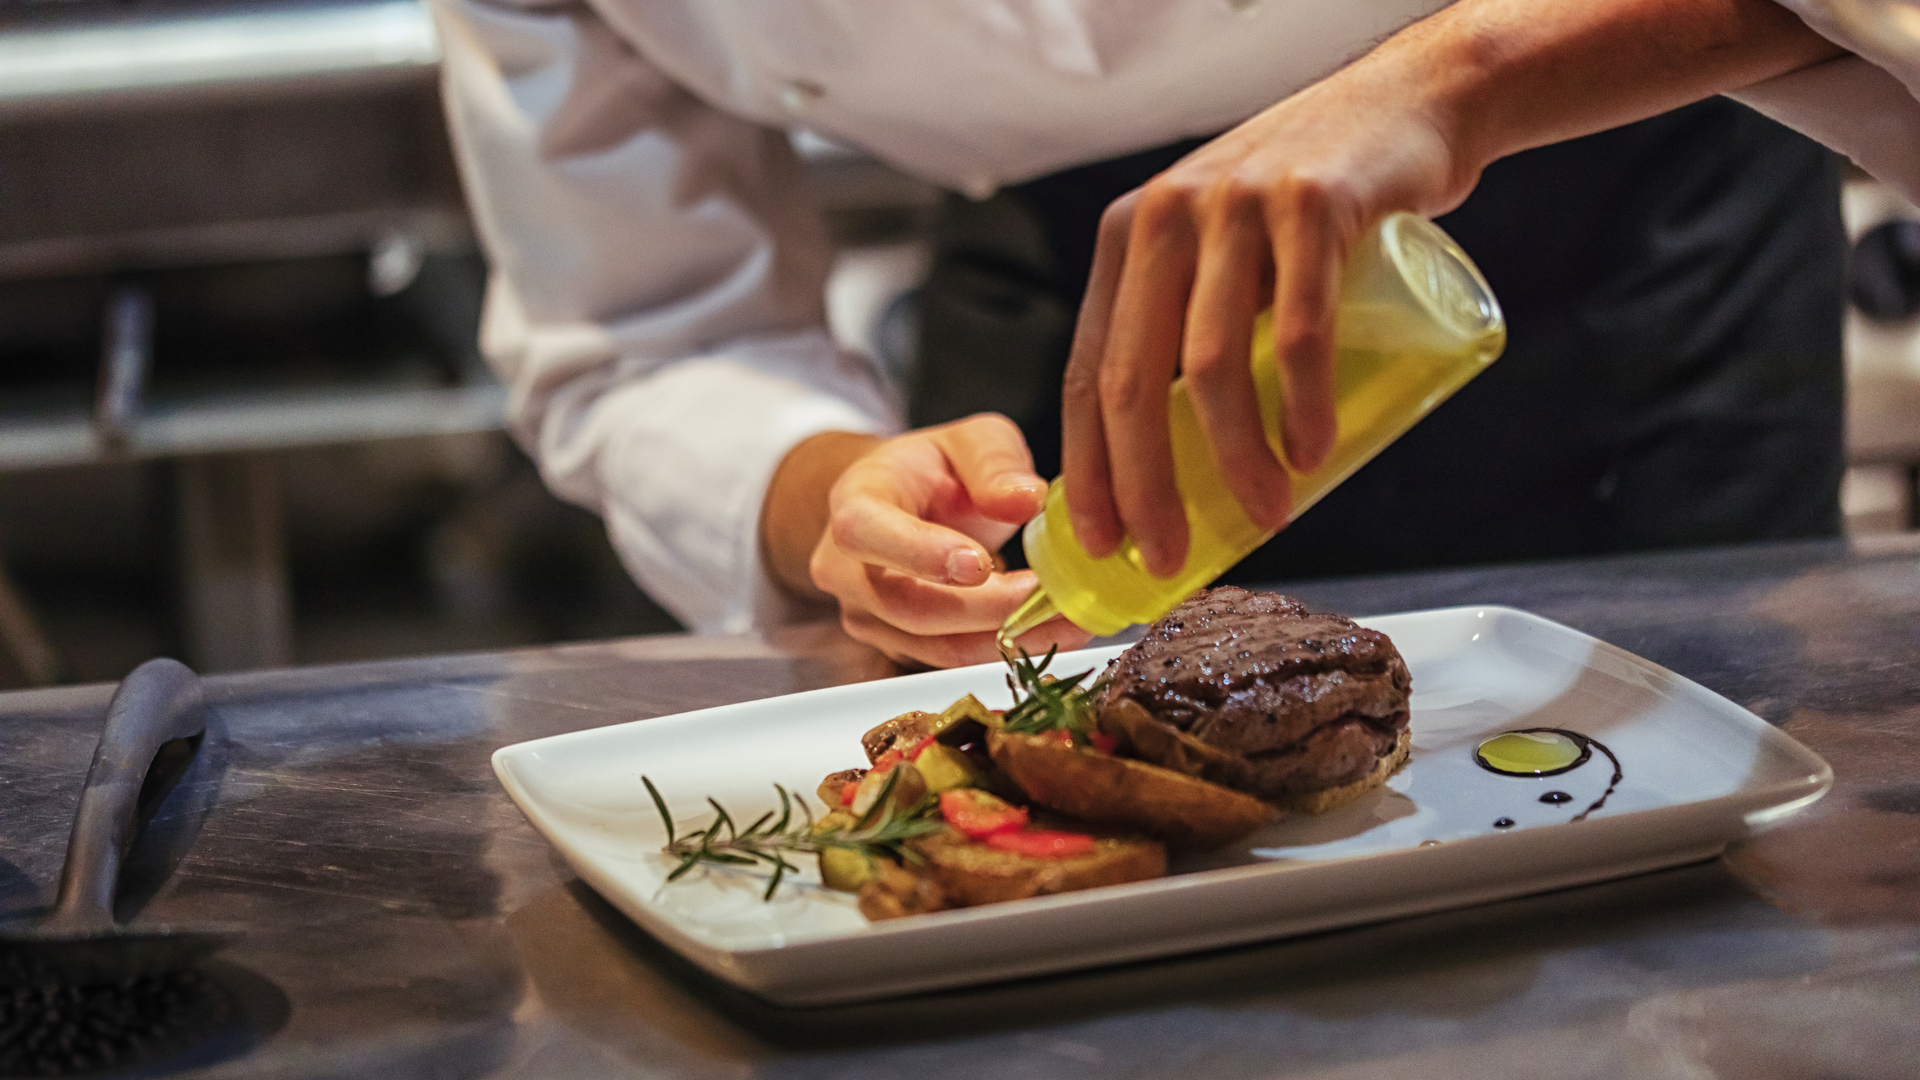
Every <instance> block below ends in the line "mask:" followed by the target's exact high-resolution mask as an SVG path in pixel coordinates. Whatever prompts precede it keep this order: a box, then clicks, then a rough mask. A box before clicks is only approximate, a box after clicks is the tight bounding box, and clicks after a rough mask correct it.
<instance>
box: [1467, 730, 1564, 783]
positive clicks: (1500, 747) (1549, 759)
mask: <svg viewBox="0 0 1920 1080" xmlns="http://www.w3.org/2000/svg"><path fill="white" fill-rule="evenodd" d="M1590 753H1591V751H1590V750H1588V749H1587V747H1586V746H1585V745H1584V744H1583V743H1582V742H1581V741H1580V740H1578V739H1574V738H1572V737H1571V736H1568V735H1563V734H1561V733H1560V732H1558V731H1508V732H1504V733H1502V734H1499V735H1495V736H1494V737H1493V738H1491V739H1487V740H1486V741H1484V742H1482V743H1481V744H1480V745H1479V746H1478V747H1475V748H1474V751H1473V756H1474V758H1475V759H1476V760H1477V761H1479V763H1480V764H1481V765H1483V766H1485V767H1486V768H1489V769H1492V770H1493V771H1494V772H1497V773H1505V774H1507V775H1508V776H1547V775H1550V774H1552V773H1557V772H1565V771H1566V770H1568V769H1571V768H1573V767H1574V766H1575V765H1578V764H1580V763H1581V762H1582V761H1584V760H1586V758H1587V756H1588V754H1590Z"/></svg>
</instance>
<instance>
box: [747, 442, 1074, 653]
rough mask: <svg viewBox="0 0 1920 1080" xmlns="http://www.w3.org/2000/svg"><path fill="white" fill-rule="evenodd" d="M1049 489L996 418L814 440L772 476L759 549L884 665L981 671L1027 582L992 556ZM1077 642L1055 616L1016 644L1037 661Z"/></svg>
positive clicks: (785, 580)
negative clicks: (881, 656) (826, 602)
mask: <svg viewBox="0 0 1920 1080" xmlns="http://www.w3.org/2000/svg"><path fill="white" fill-rule="evenodd" d="M1046 490H1047V489H1046V484H1045V482H1044V481H1042V480H1041V479H1040V477H1039V476H1038V475H1036V474H1035V473H1034V471H1033V457H1032V455H1031V454H1029V453H1028V451H1027V444H1026V441H1025V440H1024V439H1023V438H1021V435H1020V429H1019V428H1017V427H1015V426H1014V424H1013V422H1012V421H1010V420H1008V419H1007V418H1006V417H1004V416H998V415H993V414H981V415H979V416H972V417H968V418H967V419H964V420H956V421H954V422H953V423H950V424H942V425H940V426H938V427H931V428H924V429H920V430H917V431H910V432H908V433H906V434H904V435H900V436H897V437H895V438H892V439H886V440H884V441H883V440H878V439H875V438H873V437H871V436H863V435H852V434H845V433H829V434H826V435H818V436H815V437H814V438H812V439H809V440H807V441H805V442H803V443H801V444H800V445H799V446H797V447H795V448H794V450H793V451H791V452H790V453H789V454H788V455H787V458H786V459H785V460H784V461H782V463H781V465H780V468H779V470H778V471H777V472H776V473H775V476H774V480H773V484H772V485H771V486H770V488H769V491H768V495H767V502H766V505H765V508H764V509H763V511H762V515H761V538H762V549H763V552H764V553H765V556H766V559H767V564H768V567H769V569H770V570H771V571H772V573H773V575H774V577H775V578H776V580H779V581H780V582H781V583H782V584H783V585H785V586H786V587H787V588H788V589H789V590H790V591H793V592H795V593H796V594H800V595H811V596H814V597H824V598H831V599H832V600H834V601H836V602H837V603H838V604H839V607H840V622H841V625H842V626H844V627H845V628H846V631H847V633H848V634H850V635H852V636H853V637H854V638H856V639H858V640H860V641H863V642H866V643H867V644H870V645H873V646H875V647H876V648H878V649H880V650H881V651H882V652H884V653H886V654H887V655H888V656H891V657H893V658H894V659H895V660H904V661H910V662H914V663H920V664H927V665H931V666H934V667H954V666H958V665H961V664H977V663H984V662H987V661H992V660H997V659H999V655H1000V654H999V651H998V649H996V648H995V646H994V635H995V633H997V632H998V631H999V629H1000V625H1001V623H1003V622H1004V621H1005V620H1006V617H1007V616H1008V615H1009V614H1011V613H1012V611H1013V609H1014V608H1015V607H1018V606H1019V604H1020V601H1022V600H1024V599H1026V596H1027V594H1028V593H1029V592H1031V591H1032V590H1033V587H1034V585H1035V583H1036V582H1035V579H1034V576H1033V574H1032V573H1031V572H1030V571H1024V570H1023V571H1020V572H1017V573H1007V572H1004V571H999V570H996V569H994V561H993V552H994V551H995V550H996V549H998V548H999V547H1000V545H1001V544H1003V543H1005V542H1006V541H1007V539H1008V538H1009V537H1011V536H1012V535H1013V534H1014V531H1015V530H1016V529H1018V528H1019V527H1020V526H1021V525H1022V524H1024V523H1025V522H1026V521H1027V519H1028V518H1031V517H1033V515H1035V514H1037V513H1039V512H1040V507H1041V504H1042V502H1043V501H1044V500H1045V498H1046ZM1086 640H1087V635H1086V634H1085V633H1084V632H1082V631H1080V630H1079V629H1077V628H1076V627H1074V626H1073V625H1072V624H1071V623H1068V622H1066V621H1065V620H1061V619H1056V620H1054V621H1053V622H1050V623H1048V624H1047V625H1045V626H1042V627H1040V628H1039V629H1037V630H1035V631H1033V632H1032V633H1030V634H1028V635H1026V636H1025V637H1022V638H1021V639H1020V644H1021V645H1022V646H1023V647H1025V648H1026V649H1027V650H1028V651H1030V652H1032V653H1035V654H1036V655H1037V654H1039V653H1043V652H1045V651H1046V650H1047V648H1048V647H1050V646H1052V645H1055V644H1058V645H1060V646H1061V647H1062V648H1077V647H1079V646H1080V645H1082V644H1084V643H1085V642H1086Z"/></svg>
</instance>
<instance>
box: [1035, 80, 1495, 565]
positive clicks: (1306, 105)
mask: <svg viewBox="0 0 1920 1080" xmlns="http://www.w3.org/2000/svg"><path fill="white" fill-rule="evenodd" d="M1377 55H1378V54H1377V53H1376V54H1375V56H1377ZM1375 56H1370V57H1367V58H1365V59H1363V60H1361V61H1359V62H1357V63H1356V64H1354V65H1353V66H1351V67H1349V68H1347V69H1345V70H1343V71H1341V72H1340V73H1338V74H1336V75H1334V76H1332V77H1331V78H1329V79H1328V80H1326V81H1325V82H1322V83H1319V84H1317V85H1315V86H1313V87H1310V88H1308V89H1307V90H1304V91H1302V92H1300V93H1299V94H1296V95H1294V96H1293V97H1291V98H1288V99H1287V100H1285V101H1283V102H1281V103H1280V104H1278V105H1275V106H1273V107H1272V108H1270V109H1267V110H1266V111H1265V112H1262V113H1260V114H1259V115H1258V116H1255V117H1254V118H1253V119H1251V120H1248V121H1247V122H1246V123H1244V124H1241V125H1240V126H1239V127H1237V128H1234V129H1233V130H1231V131H1229V132H1227V133H1226V134H1224V135H1221V136H1220V137H1219V138H1216V139H1214V140H1213V141H1211V142H1209V143H1207V144H1206V145H1204V146H1202V147H1200V148H1199V149H1198V150H1195V151H1194V152H1193V153H1191V154H1189V155H1188V156H1187V157H1185V158H1183V159H1181V160H1180V161H1179V162H1178V163H1176V164H1175V165H1173V166H1172V167H1171V168H1169V169H1167V170H1166V171H1165V172H1163V173H1161V174H1160V175H1158V176H1156V177H1154V178H1153V179H1152V180H1150V181H1148V182H1147V183H1146V184H1144V185H1142V186H1141V187H1139V188H1137V189H1135V190H1134V191H1132V192H1130V193H1129V194H1127V195H1125V196H1123V197H1121V198H1120V199H1118V200H1116V201H1115V202H1114V203H1113V204H1112V205H1111V206H1110V207H1108V208H1107V211H1106V213H1105V215H1104V216H1103V217H1102V219H1101V222H1100V232H1099V240H1098V244H1097V246H1096V249H1095V254H1094V261H1093V268H1092V273H1091V276H1090V278H1089V281H1088V285H1087V295H1086V299H1085V303H1084V304H1083V305H1082V308H1081V312H1080V321H1079V325H1078V326H1077V328H1076V330H1075V334H1074V342H1073V351H1072V358H1071V360H1070V362H1069V364H1068V367H1067V376H1066V383H1067V385H1066V392H1065V402H1066V404H1065V409H1064V414H1063V418H1064V424H1065V438H1064V443H1063V446H1062V458H1063V465H1064V470H1063V472H1064V475H1065V477H1066V485H1067V490H1066V494H1067V507H1068V509H1069V511H1070V512H1071V514H1072V518H1073V527H1074V532H1075V534H1076V535H1077V536H1078V537H1079V539H1080V541H1081V543H1082V544H1084V545H1085V546H1086V548H1087V550H1088V551H1089V552H1091V553H1093V554H1095V555H1106V554H1110V553H1111V552H1112V551H1114V550H1115V549H1116V548H1117V547H1118V546H1119V544H1120V541H1121V539H1122V538H1123V536H1126V535H1129V534H1130V535H1131V536H1132V537H1133V538H1134V540H1135V542H1136V543H1137V544H1138V545H1139V548H1140V551H1141V554H1142V555H1143V556H1145V558H1146V563H1147V567H1148V568H1149V569H1150V570H1152V571H1153V572H1154V573H1155V574H1158V575H1160V576H1163V577H1165V576H1170V575H1172V574H1173V573H1175V572H1176V571H1178V570H1179V568H1180V567H1181V565H1182V564H1183V563H1184V561H1185V559H1186V551H1187V526H1186V518H1185V515H1184V514H1183V513H1182V511H1181V506H1180V498H1179V493H1178V491H1177V489H1176V488H1175V485H1174V472H1173V457H1172V450H1171V446H1170V443H1169V440H1168V434H1167V386H1168V384H1169V383H1170V382H1171V381H1172V380H1173V378H1174V377H1175V375H1176V374H1179V375H1182V376H1184V377H1185V379H1186V383H1187V387H1188V392H1189V393H1190V394H1191V396H1192V400H1193V405H1194V410H1195V412H1196V414H1197V415H1198V418H1199V421H1200V426H1201V429H1202V430H1203V432H1204V433H1205V436H1206V439H1207V442H1208V444H1209V445H1210V446H1211V448H1212V451H1213V456H1214V461H1215V463H1216V464H1217V465H1218V466H1219V468H1220V471H1221V473H1222V474H1223V475H1224V476H1225V478H1226V481H1227V484H1228V487H1229V488H1230V489H1231V490H1232V492H1233V494H1234V497H1235V498H1237V499H1238V500H1239V501H1240V505H1241V506H1242V507H1243V508H1245V510H1246V512H1247V515H1248V517H1250V518H1251V519H1252V520H1253V521H1254V522H1255V523H1256V524H1259V525H1260V526H1262V527H1263V528H1269V529H1278V528H1279V527H1280V526H1282V525H1284V524H1285V523H1286V520H1287V511H1288V506H1289V499H1290V492H1289V482H1288V476H1287V473H1286V471H1285V470H1284V469H1283V468H1282V466H1281V463H1280V461H1279V460H1278V459H1277V458H1276V457H1275V456H1274V454H1273V452H1272V451H1271V450H1270V449H1269V447H1268V445H1267V442H1266V438H1265V436H1264V434H1263V433H1262V429H1261V425H1260V416H1259V411H1258V407H1257V404H1256V401H1255V398H1254V389H1253V378H1252V375H1251V374H1250V372H1249V367H1248V362H1247V358H1248V355H1249V353H1248V350H1249V348H1250V347H1251V344H1252V336H1253V325H1254V319H1255V317H1256V316H1257V315H1258V314H1259V313H1260V311H1261V310H1262V309H1263V308H1265V307H1267V306H1268V305H1269V304H1270V305H1272V307H1273V310H1274V316H1275V317H1274V322H1273V327H1274V338H1275V340H1274V346H1275V354H1276V355H1277V356H1278V357H1279V363H1280V369H1281V370H1280V376H1281V386H1282V388H1283V398H1284V401H1285V406H1284V408H1285V412H1284V415H1283V416H1282V417H1281V430H1282V435H1283V441H1284V444H1285V445H1284V449H1285V453H1286V457H1287V460H1288V461H1290V462H1292V463H1293V465H1294V467H1295V468H1297V469H1300V470H1306V469H1311V468H1312V467H1314V466H1315V465H1318V464H1319V463H1320V462H1321V461H1322V460H1323V459H1324V458H1325V457H1326V455H1327V452H1328V451H1329V450H1330V449H1331V448H1332V446H1333V441H1334V435H1335V431H1334V427H1335V424H1334V411H1333V379H1332V366H1333V331H1334V309H1335V304H1336V303H1337V301H1338V299H1339V295H1338V294H1339V286H1340V272H1341V269H1342V267H1343V266H1344V265H1345V261H1346V255H1347V252H1348V250H1349V249H1350V248H1351V247H1352V245H1353V244H1354V243H1355V241H1356V240H1357V239H1358V238H1359V237H1360V235H1361V233H1362V232H1363V230H1365V229H1367V228H1368V227H1370V226H1371V225H1373V224H1374V223H1375V222H1376V221H1378V220H1379V219H1380V218H1382V217H1383V216H1385V215H1386V214H1387V213H1389V212H1392V211H1395V210H1402V209H1406V210H1413V211H1415V212H1417V213H1423V214H1428V215H1432V214H1436V213H1440V212H1443V211H1445V210H1448V209H1451V208H1452V207H1453V206H1455V205H1457V204H1458V203H1459V202H1460V201H1461V200H1462V199H1464V198H1465V197H1466V194H1467V192H1468V191H1469V190H1470V189H1471V188H1472V185H1473V182H1474V180H1475V179H1476V178H1477V175H1478V170H1477V169H1475V170H1472V171H1471V172H1468V173H1463V172H1462V171H1461V170H1458V169H1456V168H1455V167H1454V164H1453V157H1452V155H1451V154H1450V152H1449V147H1448V143H1447V140H1446V139H1445V138H1443V137H1442V131H1441V129H1440V127H1439V126H1438V125H1437V123H1436V122H1435V120H1434V118H1433V117H1431V116H1429V115H1428V114H1427V113H1426V112H1425V111H1423V109H1422V108H1421V107H1420V105H1419V95H1417V94H1414V93H1413V92H1411V90H1410V89H1409V86H1408V84H1409V82H1410V80H1411V76H1410V75H1409V74H1408V73H1407V72H1406V71H1405V70H1404V66H1402V67H1400V68H1396V66H1395V65H1392V64H1388V65H1380V64H1377V63H1372V62H1371V61H1373V60H1374V59H1375Z"/></svg>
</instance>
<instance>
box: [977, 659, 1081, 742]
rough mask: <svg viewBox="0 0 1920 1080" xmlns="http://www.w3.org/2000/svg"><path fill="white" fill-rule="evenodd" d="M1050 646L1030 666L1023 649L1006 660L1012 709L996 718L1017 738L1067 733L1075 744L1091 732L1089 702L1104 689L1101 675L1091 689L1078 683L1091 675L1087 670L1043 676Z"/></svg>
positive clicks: (1047, 663)
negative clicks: (1077, 672) (1075, 673)
mask: <svg viewBox="0 0 1920 1080" xmlns="http://www.w3.org/2000/svg"><path fill="white" fill-rule="evenodd" d="M1058 650H1059V646H1057V645H1056V646H1054V647H1053V648H1051V649H1048V650H1047V655H1045V656H1043V657H1041V658H1040V662H1039V663H1037V664H1036V663H1034V660H1033V657H1032V656H1031V655H1029V654H1028V653H1027V651H1026V650H1025V649H1022V650H1020V655H1019V657H1018V658H1014V657H1008V658H1007V667H1008V668H1010V669H1011V670H1010V671H1008V673H1007V689H1008V690H1011V691H1013V700H1014V706H1013V708H1011V709H1008V710H1007V711H1006V712H1005V713H1004V714H1003V715H1002V716H1001V718H1000V722H1001V725H1002V726H1003V727H1004V728H1005V729H1006V730H1008V731H1011V732H1015V733H1017V734H1021V735H1040V734H1044V733H1045V732H1049V731H1070V732H1072V733H1073V736H1074V739H1075V741H1076V742H1078V741H1081V740H1084V739H1085V738H1086V737H1087V735H1088V733H1090V732H1092V731H1093V702H1094V699H1095V698H1097V697H1099V696H1100V692H1101V691H1102V690H1105V689H1106V687H1107V680H1106V678H1105V677H1104V676H1103V677H1101V678H1099V679H1095V680H1094V681H1093V684H1092V685H1091V686H1081V685H1080V680H1082V679H1084V678H1086V677H1087V676H1089V675H1091V674H1093V669H1092V668H1088V669H1087V670H1085V671H1083V672H1081V673H1080V674H1078V675H1067V676H1062V677H1060V678H1048V677H1047V665H1049V664H1051V663H1053V654H1054V653H1055V652H1057V651H1058Z"/></svg>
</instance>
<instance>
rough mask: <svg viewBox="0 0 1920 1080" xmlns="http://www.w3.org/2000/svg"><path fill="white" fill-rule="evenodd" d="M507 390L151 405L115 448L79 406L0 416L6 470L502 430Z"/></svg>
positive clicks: (0, 467) (0, 451) (369, 392)
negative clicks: (54, 411)
mask: <svg viewBox="0 0 1920 1080" xmlns="http://www.w3.org/2000/svg"><path fill="white" fill-rule="evenodd" d="M506 396H507V392H506V388H505V387H502V386H500V385H499V384H497V383H492V382H486V383H477V384H473V385H468V386H455V387H409V388H393V387H340V388H328V389H324V390H275V391H272V392H265V391H262V392H257V393H245V394H241V393H234V394H223V395H208V396H205V397H200V398H196V399H194V400H192V401H191V402H181V403H177V404H169V403H167V402H165V401H163V400H162V401H150V402H148V403H147V405H146V408H145V411H144V412H143V413H142V414H141V415H140V418H139V419H138V420H137V421H135V422H134V423H133V424H131V425H130V426H129V428H128V434H127V439H126V441H125V443H124V444H123V446H121V447H119V448H110V447H108V446H107V444H106V443H105V442H104V441H103V440H102V439H101V438H100V437H99V435H98V433H97V432H96V429H95V428H94V425H93V423H92V418H91V417H90V415H89V414H88V413H86V412H85V411H83V410H81V409H77V408H76V409H73V410H72V411H70V412H61V413H54V414H42V415H31V414H30V415H24V416H0V471H5V472H11V471H18V470H23V469H44V468H51V467H54V466H61V465H84V464H89V463H94V462H102V461H125V460H128V459H142V458H161V457H182V456H188V455H196V454H220V453H238V452H250V451H267V450H280V449H286V448H289V447H295V446H320V445H326V444H330V443H349V442H366V441H371V440H374V439H398V438H406V437H409V436H416V435H453V434H462V433H466V432H474V431H494V430H498V429H499V428H500V427H501V424H502V418H503V417H504V415H505V411H506Z"/></svg>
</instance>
